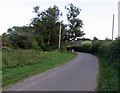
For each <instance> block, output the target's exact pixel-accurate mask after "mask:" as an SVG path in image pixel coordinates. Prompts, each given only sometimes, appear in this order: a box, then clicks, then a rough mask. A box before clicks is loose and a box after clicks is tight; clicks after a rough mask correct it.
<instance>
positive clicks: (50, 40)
mask: <svg viewBox="0 0 120 93" xmlns="http://www.w3.org/2000/svg"><path fill="white" fill-rule="evenodd" d="M34 12H35V13H36V14H37V17H35V18H33V19H32V22H31V25H32V26H33V28H34V29H35V33H36V34H39V35H42V36H43V37H44V42H45V43H47V44H48V45H52V44H56V42H57V41H58V36H59V35H58V34H59V30H58V29H57V28H58V27H59V24H58V21H59V17H60V16H61V15H62V14H61V12H60V10H59V8H58V7H57V6H55V5H54V7H49V8H48V9H46V10H44V11H43V12H39V7H38V6H37V7H34ZM57 43H58V42H57Z"/></svg>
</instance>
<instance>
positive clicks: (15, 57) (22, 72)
mask: <svg viewBox="0 0 120 93" xmlns="http://www.w3.org/2000/svg"><path fill="white" fill-rule="evenodd" d="M76 56H77V54H76V53H71V52H67V51H66V52H60V51H49V52H41V51H36V50H22V49H16V50H9V49H3V53H2V59H3V61H2V64H3V68H2V79H3V80H2V87H3V88H5V87H7V86H9V85H11V84H15V83H17V82H19V81H21V80H24V79H26V78H28V77H30V76H32V75H36V74H40V73H42V72H45V71H47V70H49V69H52V68H54V67H57V66H60V65H63V64H64V63H66V62H68V61H70V60H72V59H73V58H75V57H76Z"/></svg>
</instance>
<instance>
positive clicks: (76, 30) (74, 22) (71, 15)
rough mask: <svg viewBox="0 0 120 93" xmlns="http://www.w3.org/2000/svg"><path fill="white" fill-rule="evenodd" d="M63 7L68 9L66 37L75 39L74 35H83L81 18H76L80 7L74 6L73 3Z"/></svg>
mask: <svg viewBox="0 0 120 93" xmlns="http://www.w3.org/2000/svg"><path fill="white" fill-rule="evenodd" d="M65 9H66V10H67V11H68V13H67V20H68V22H69V24H68V26H69V28H68V31H67V39H68V40H70V39H72V40H75V38H76V37H81V36H83V35H84V33H83V31H82V30H81V28H82V26H83V23H82V20H81V19H79V18H78V16H79V14H80V11H81V9H79V8H77V7H75V6H74V5H73V4H69V6H68V7H65Z"/></svg>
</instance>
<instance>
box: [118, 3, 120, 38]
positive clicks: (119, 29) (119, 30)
mask: <svg viewBox="0 0 120 93" xmlns="http://www.w3.org/2000/svg"><path fill="white" fill-rule="evenodd" d="M118 37H120V1H119V2H118Z"/></svg>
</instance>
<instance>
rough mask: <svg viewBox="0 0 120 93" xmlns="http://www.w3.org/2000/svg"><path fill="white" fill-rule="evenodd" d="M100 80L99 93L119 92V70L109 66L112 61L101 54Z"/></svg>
mask: <svg viewBox="0 0 120 93" xmlns="http://www.w3.org/2000/svg"><path fill="white" fill-rule="evenodd" d="M95 55H96V56H97V57H98V58H99V78H98V87H97V91H118V83H119V82H118V70H117V69H115V68H114V67H113V66H112V65H110V64H109V62H110V60H109V59H106V58H104V57H102V56H100V55H99V54H95Z"/></svg>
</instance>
